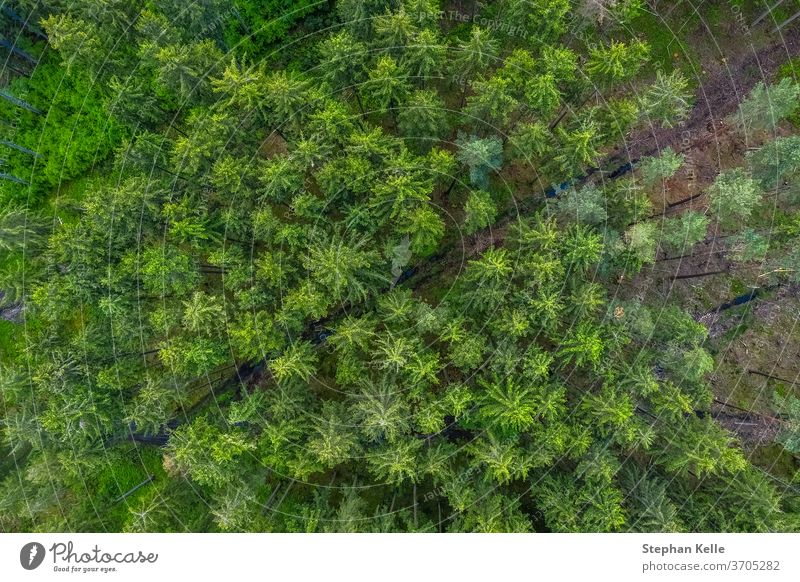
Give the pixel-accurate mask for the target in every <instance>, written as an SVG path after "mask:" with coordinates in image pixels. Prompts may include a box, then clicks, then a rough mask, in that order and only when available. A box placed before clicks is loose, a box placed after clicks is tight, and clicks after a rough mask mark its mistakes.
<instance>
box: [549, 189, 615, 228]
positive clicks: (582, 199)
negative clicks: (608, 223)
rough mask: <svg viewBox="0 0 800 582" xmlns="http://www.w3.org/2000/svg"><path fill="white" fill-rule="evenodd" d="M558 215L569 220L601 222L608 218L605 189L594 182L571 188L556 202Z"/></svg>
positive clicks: (586, 222)
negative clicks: (579, 187)
mask: <svg viewBox="0 0 800 582" xmlns="http://www.w3.org/2000/svg"><path fill="white" fill-rule="evenodd" d="M555 210H556V213H557V215H558V216H559V217H560V218H561V219H563V220H565V221H569V222H576V223H582V224H593V225H594V224H600V223H602V222H604V221H605V220H606V219H607V218H608V213H607V212H606V200H605V197H604V195H603V191H602V190H600V189H599V188H598V187H597V186H595V185H594V184H589V185H586V186H584V187H583V188H581V189H580V190H578V189H577V188H570V189H569V190H568V191H567V192H566V193H564V194H562V195H561V196H560V197H559V198H558V200H557V201H556V203H555Z"/></svg>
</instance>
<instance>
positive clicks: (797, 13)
mask: <svg viewBox="0 0 800 582" xmlns="http://www.w3.org/2000/svg"><path fill="white" fill-rule="evenodd" d="M798 18H800V11H797V12H795V13H794V14H792V15H791V16H790V17H789V18H788V20H784V21H783V22H782V23H781V24H780V25H779V26H776V27H775V32H777V31H779V30H781V29H782V28H783V27H784V26H786V25H787V24H789V23H790V22H794V21H795V20H797V19H798Z"/></svg>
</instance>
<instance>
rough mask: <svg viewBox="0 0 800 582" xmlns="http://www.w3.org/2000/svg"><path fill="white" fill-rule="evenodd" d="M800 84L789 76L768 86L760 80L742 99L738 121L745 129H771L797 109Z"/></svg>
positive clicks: (799, 97)
mask: <svg viewBox="0 0 800 582" xmlns="http://www.w3.org/2000/svg"><path fill="white" fill-rule="evenodd" d="M799 99H800V85H798V84H797V83H796V82H795V81H793V80H792V79H789V78H783V79H781V80H780V82H778V83H776V84H774V85H770V86H767V85H765V84H764V82H763V81H759V82H758V84H757V85H756V86H755V88H754V89H753V90H752V91H751V92H750V94H749V95H748V96H747V98H746V99H745V100H744V101H742V103H741V105H740V106H739V112H738V114H737V121H738V122H739V123H740V124H741V125H742V127H743V128H744V129H745V130H751V129H752V130H756V131H758V130H770V129H774V128H775V127H776V126H777V124H778V123H779V122H780V121H781V120H783V119H786V118H787V117H789V116H790V115H792V113H793V112H794V111H796V110H797V107H798V100H799Z"/></svg>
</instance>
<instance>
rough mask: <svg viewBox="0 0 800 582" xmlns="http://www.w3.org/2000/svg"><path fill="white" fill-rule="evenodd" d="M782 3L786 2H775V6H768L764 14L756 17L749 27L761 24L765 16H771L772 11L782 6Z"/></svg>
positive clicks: (783, 0)
mask: <svg viewBox="0 0 800 582" xmlns="http://www.w3.org/2000/svg"><path fill="white" fill-rule="evenodd" d="M784 2H786V0H778V1H777V2H775V4H773V5H772V6H770V7H769V8H767V9H766V10H765V11H764V12H762V13H761V14H760V15H759V17H758V18H756V19H755V20H754V21H753V24H751V25H750V26H756V25H757V24H758V23H759V22H761V21H762V20H764V19H765V18H766V17H767V16H769V15H770V14H772V11H773V10H775V9H776V8H777V7H778V6H780V5H781V4H783V3H784Z"/></svg>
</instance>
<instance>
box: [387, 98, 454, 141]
mask: <svg viewBox="0 0 800 582" xmlns="http://www.w3.org/2000/svg"><path fill="white" fill-rule="evenodd" d="M397 121H398V124H399V127H400V131H401V133H402V134H403V136H404V137H405V138H406V139H407V140H408V141H409V143H415V144H417V145H418V146H419V147H420V149H423V150H428V149H430V148H431V147H433V146H434V145H436V142H437V141H438V139H439V138H441V137H442V135H443V134H444V132H445V130H446V129H447V111H446V110H445V104H444V101H442V98H441V97H439V95H438V94H437V93H436V92H435V91H415V92H414V93H412V95H411V97H409V99H408V102H407V103H406V104H405V106H404V107H403V109H401V110H400V112H399V113H398V115H397Z"/></svg>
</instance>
